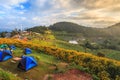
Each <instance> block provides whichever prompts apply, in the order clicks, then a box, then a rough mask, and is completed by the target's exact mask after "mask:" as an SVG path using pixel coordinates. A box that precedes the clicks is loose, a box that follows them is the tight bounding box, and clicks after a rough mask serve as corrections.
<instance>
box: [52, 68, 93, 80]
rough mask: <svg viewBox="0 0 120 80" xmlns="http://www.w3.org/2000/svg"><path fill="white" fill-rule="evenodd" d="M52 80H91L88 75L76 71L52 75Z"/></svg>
mask: <svg viewBox="0 0 120 80" xmlns="http://www.w3.org/2000/svg"><path fill="white" fill-rule="evenodd" d="M53 80H93V79H92V76H91V75H90V74H87V73H85V72H82V71H80V70H77V69H72V70H69V71H67V72H65V73H59V74H54V75H53Z"/></svg>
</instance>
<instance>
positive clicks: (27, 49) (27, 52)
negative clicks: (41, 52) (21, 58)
mask: <svg viewBox="0 0 120 80" xmlns="http://www.w3.org/2000/svg"><path fill="white" fill-rule="evenodd" d="M24 53H25V54H31V53H32V50H31V49H30V48H25V51H24Z"/></svg>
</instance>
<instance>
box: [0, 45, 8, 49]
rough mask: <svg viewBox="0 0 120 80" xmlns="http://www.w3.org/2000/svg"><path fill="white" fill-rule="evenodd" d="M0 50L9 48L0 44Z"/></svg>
mask: <svg viewBox="0 0 120 80" xmlns="http://www.w3.org/2000/svg"><path fill="white" fill-rule="evenodd" d="M0 48H1V49H6V48H9V46H8V45H7V44H1V45H0Z"/></svg>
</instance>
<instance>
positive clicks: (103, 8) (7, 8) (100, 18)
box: [0, 0, 120, 29]
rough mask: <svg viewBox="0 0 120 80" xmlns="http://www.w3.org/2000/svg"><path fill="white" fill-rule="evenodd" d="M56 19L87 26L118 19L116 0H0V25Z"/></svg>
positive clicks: (35, 23)
mask: <svg viewBox="0 0 120 80" xmlns="http://www.w3.org/2000/svg"><path fill="white" fill-rule="evenodd" d="M60 21H69V22H74V23H78V24H80V25H84V26H89V27H107V26H110V25H112V24H115V23H117V22H120V0H0V24H1V26H0V27H1V28H2V27H8V26H9V28H11V29H13V28H15V27H16V26H19V25H21V24H22V25H23V26H25V27H33V26H38V25H51V24H54V23H56V22H60ZM9 22H13V23H14V22H15V23H14V24H13V23H11V24H10V23H9ZM8 23H9V24H8Z"/></svg>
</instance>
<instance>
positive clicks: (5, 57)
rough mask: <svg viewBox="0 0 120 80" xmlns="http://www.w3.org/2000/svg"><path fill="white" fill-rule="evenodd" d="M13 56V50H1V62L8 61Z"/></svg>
mask: <svg viewBox="0 0 120 80" xmlns="http://www.w3.org/2000/svg"><path fill="white" fill-rule="evenodd" d="M10 58H12V52H11V51H10V50H3V51H0V62H2V61H6V60H8V59H10Z"/></svg>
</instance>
